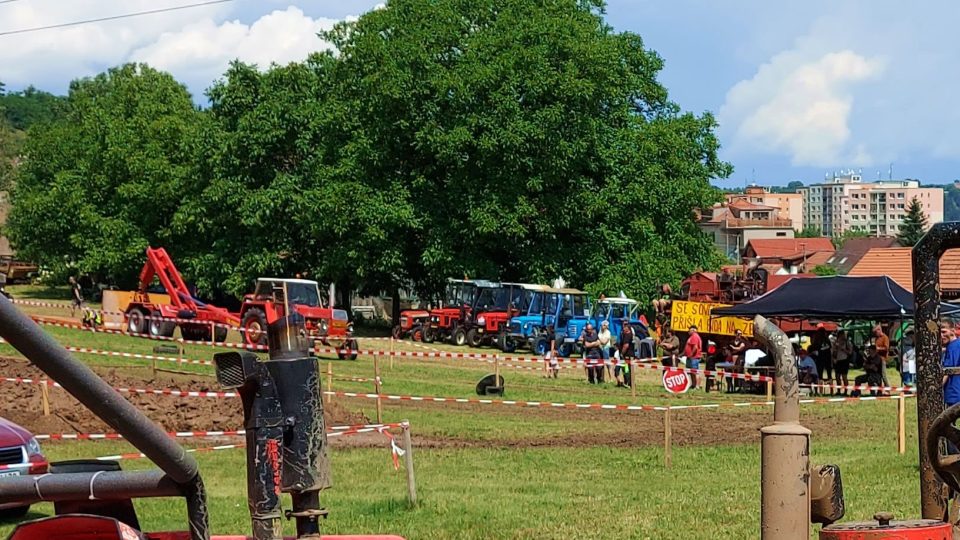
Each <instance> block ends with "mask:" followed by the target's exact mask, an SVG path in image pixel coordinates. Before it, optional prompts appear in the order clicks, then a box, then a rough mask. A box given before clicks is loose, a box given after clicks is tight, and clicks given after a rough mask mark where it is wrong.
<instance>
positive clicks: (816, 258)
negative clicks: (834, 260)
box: [804, 251, 834, 270]
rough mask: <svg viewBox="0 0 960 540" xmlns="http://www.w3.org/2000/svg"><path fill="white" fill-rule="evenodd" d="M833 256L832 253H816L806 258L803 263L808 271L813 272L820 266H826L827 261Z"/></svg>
mask: <svg viewBox="0 0 960 540" xmlns="http://www.w3.org/2000/svg"><path fill="white" fill-rule="evenodd" d="M833 256H834V253H833V252H832V251H818V252H816V253H814V254H813V255H810V256H809V257H807V260H806V261H804V264H805V265H806V266H807V269H808V270H813V269H814V268H816V267H818V266H820V265H825V264H827V261H828V260H829V259H830V257H833Z"/></svg>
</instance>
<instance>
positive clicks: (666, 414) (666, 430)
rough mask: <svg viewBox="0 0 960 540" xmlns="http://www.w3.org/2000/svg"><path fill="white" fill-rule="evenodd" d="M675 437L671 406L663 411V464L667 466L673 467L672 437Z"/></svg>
mask: <svg viewBox="0 0 960 540" xmlns="http://www.w3.org/2000/svg"><path fill="white" fill-rule="evenodd" d="M672 438H673V433H672V428H671V427H670V407H667V408H666V410H665V411H663V464H664V466H666V468H668V469H669V468H671V467H673V448H672V444H671V441H670V439H672Z"/></svg>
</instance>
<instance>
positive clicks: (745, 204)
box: [727, 199, 779, 210]
mask: <svg viewBox="0 0 960 540" xmlns="http://www.w3.org/2000/svg"><path fill="white" fill-rule="evenodd" d="M727 206H730V207H733V208H737V209H739V210H779V208H777V207H776V206H766V205H763V204H756V203H752V202H750V201H747V200H744V199H736V200H734V201H732V202H730V203H729V204H728V205H727Z"/></svg>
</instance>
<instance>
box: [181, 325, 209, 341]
mask: <svg viewBox="0 0 960 540" xmlns="http://www.w3.org/2000/svg"><path fill="white" fill-rule="evenodd" d="M180 335H182V336H183V339H185V340H187V341H210V327H209V326H206V327H205V326H197V325H195V324H185V325H180Z"/></svg>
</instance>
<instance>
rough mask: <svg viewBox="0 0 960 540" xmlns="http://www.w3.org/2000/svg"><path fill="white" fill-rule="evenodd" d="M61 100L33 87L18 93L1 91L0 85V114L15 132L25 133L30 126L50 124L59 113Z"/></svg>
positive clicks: (0, 85) (0, 86) (61, 104)
mask: <svg viewBox="0 0 960 540" xmlns="http://www.w3.org/2000/svg"><path fill="white" fill-rule="evenodd" d="M62 106H63V98H62V97H60V96H55V95H53V94H51V93H49V92H44V91H42V90H37V89H36V88H34V87H33V86H28V87H27V88H26V89H24V90H21V91H19V92H8V93H5V92H4V91H3V86H2V83H0V114H2V116H3V118H5V119H6V121H7V123H8V124H9V125H10V126H11V127H12V128H13V129H16V130H20V131H26V130H27V129H29V128H30V126H32V125H34V124H39V123H43V122H50V121H52V120H54V119H56V118H57V116H58V115H59V114H60V113H61V107H62Z"/></svg>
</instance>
